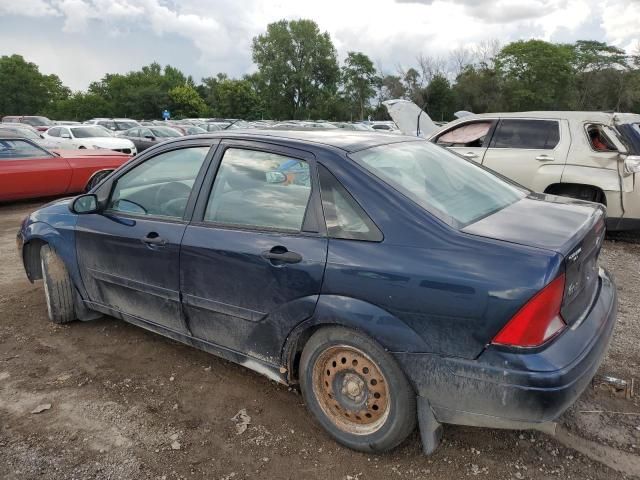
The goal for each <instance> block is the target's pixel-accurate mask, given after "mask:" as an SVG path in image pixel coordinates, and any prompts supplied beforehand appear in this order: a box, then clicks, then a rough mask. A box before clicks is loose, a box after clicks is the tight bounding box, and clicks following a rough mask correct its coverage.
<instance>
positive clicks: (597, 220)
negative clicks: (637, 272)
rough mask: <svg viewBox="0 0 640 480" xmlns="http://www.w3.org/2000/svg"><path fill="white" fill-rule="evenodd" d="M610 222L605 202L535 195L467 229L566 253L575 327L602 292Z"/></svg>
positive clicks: (568, 303)
mask: <svg viewBox="0 0 640 480" xmlns="http://www.w3.org/2000/svg"><path fill="white" fill-rule="evenodd" d="M541 202H544V205H541ZM604 220H605V209H604V207H603V206H602V205H598V204H594V203H590V202H583V201H580V200H574V199H570V198H566V197H557V196H554V195H544V194H530V195H529V196H527V197H526V198H524V199H522V200H520V201H518V202H516V203H514V204H512V205H509V206H508V207H506V208H504V209H502V210H500V211H498V212H496V213H494V214H493V215H490V216H488V217H485V218H483V219H481V220H479V221H478V222H475V223H473V224H471V225H468V226H467V227H465V228H463V229H462V231H463V232H465V233H469V234H472V235H479V236H482V237H489V238H495V239H499V240H504V241H507V242H512V243H518V244H521V245H527V246H531V247H537V248H543V249H546V250H551V251H554V252H557V253H559V254H561V255H562V256H563V257H564V267H565V275H566V284H565V290H564V297H563V303H562V310H561V314H562V317H563V318H564V320H565V322H566V323H567V324H568V325H571V324H573V323H575V322H578V321H581V320H582V318H584V316H585V315H586V314H587V313H588V311H589V308H590V307H591V305H592V303H593V300H594V298H595V296H596V294H597V291H598V267H597V263H598V256H599V255H600V250H601V248H602V241H603V239H604V233H605V223H604Z"/></svg>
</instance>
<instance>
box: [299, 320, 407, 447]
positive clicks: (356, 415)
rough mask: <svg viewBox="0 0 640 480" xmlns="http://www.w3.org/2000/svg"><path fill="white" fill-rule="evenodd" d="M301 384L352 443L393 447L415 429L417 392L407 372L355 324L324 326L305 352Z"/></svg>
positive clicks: (333, 428)
mask: <svg viewBox="0 0 640 480" xmlns="http://www.w3.org/2000/svg"><path fill="white" fill-rule="evenodd" d="M300 384H301V388H302V394H303V396H304V399H305V403H306V405H307V408H308V409H309V410H310V411H311V413H312V414H313V415H314V416H315V418H316V419H317V420H318V421H319V422H320V424H321V425H322V426H323V427H324V428H325V429H326V430H327V431H328V432H329V434H330V435H331V436H332V437H333V438H335V439H336V440H337V441H338V442H340V443H342V444H343V445H346V446H347V447H350V448H353V449H355V450H360V451H366V452H382V451H386V450H390V449H392V448H394V447H396V446H398V445H399V444H400V443H402V441H404V440H405V439H406V438H407V436H408V435H409V434H410V433H411V432H412V431H413V430H414V429H415V426H416V399H415V393H414V392H413V389H412V388H411V386H410V385H409V382H408V381H407V378H406V377H405V375H404V373H403V372H402V370H401V369H400V367H399V366H398V364H397V362H396V361H395V359H394V358H393V357H392V356H391V355H390V354H389V353H388V352H386V351H385V350H384V349H383V348H382V347H381V346H380V345H378V344H377V343H376V342H375V341H374V340H372V339H371V338H369V337H367V336H365V335H362V334H360V333H358V332H356V331H354V330H350V329H347V328H344V327H327V328H322V329H320V330H318V331H317V332H316V333H315V334H314V335H313V336H312V337H311V338H310V339H309V341H308V342H307V344H306V345H305V347H304V350H303V352H302V357H301V360H300Z"/></svg>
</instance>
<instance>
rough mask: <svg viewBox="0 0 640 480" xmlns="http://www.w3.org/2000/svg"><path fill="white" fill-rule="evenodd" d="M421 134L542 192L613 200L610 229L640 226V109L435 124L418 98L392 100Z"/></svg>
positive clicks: (401, 118)
mask: <svg viewBox="0 0 640 480" xmlns="http://www.w3.org/2000/svg"><path fill="white" fill-rule="evenodd" d="M385 106H386V107H387V109H388V111H389V114H390V115H391V117H392V118H393V120H394V121H395V122H396V124H397V125H398V127H399V128H400V130H401V131H402V132H403V133H404V134H406V135H417V136H420V137H424V138H426V139H427V140H429V141H431V142H434V143H436V144H438V145H442V146H443V147H447V148H449V149H451V150H453V151H455V152H456V153H458V154H459V155H462V156H463V157H466V158H468V159H469V160H473V161H474V162H477V163H481V164H482V165H484V166H486V167H488V168H490V169H492V170H494V171H496V172H498V173H500V174H502V175H504V176H506V177H508V178H510V179H512V180H514V181H516V182H518V183H519V184H521V185H524V186H525V187H527V188H530V189H531V190H534V191H536V192H545V193H550V194H555V195H562V196H568V197H573V198H578V199H581V200H589V201H592V202H598V203H602V204H604V205H606V206H607V228H608V229H609V230H640V174H639V172H640V156H639V154H640V115H635V114H613V113H600V112H517V113H486V114H478V115H476V114H470V113H469V112H458V114H457V116H458V117H459V118H458V120H455V121H453V122H451V123H448V124H446V125H445V126H443V127H438V126H436V125H435V124H434V123H433V121H432V120H431V119H430V118H429V116H428V115H427V114H426V113H425V112H423V111H422V110H421V109H420V108H419V107H418V106H417V105H416V104H414V103H413V102H410V101H407V100H389V101H387V102H385Z"/></svg>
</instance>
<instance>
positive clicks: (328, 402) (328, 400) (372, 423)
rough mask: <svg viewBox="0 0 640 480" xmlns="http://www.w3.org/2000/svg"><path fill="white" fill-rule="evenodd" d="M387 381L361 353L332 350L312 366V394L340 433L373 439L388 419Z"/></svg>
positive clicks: (339, 348)
mask: <svg viewBox="0 0 640 480" xmlns="http://www.w3.org/2000/svg"><path fill="white" fill-rule="evenodd" d="M387 385H388V384H387V381H386V379H385V377H384V375H383V374H382V372H381V371H380V368H379V367H378V365H377V364H376V363H375V362H374V361H373V360H372V359H371V358H370V357H369V356H368V355H366V354H365V353H364V352H362V351H361V350H359V349H357V348H355V347H352V346H348V345H336V346H334V347H330V348H328V349H327V350H325V351H324V352H322V354H320V356H319V357H318V359H317V360H316V362H315V364H314V366H313V393H314V394H315V397H316V399H317V400H318V403H319V404H320V408H322V411H323V412H324V414H325V415H326V416H327V417H328V418H329V420H331V422H332V423H333V424H334V425H335V426H337V427H338V428H339V429H340V430H343V431H345V432H347V433H352V434H355V435H370V434H372V433H374V432H376V431H377V430H379V429H380V428H381V427H382V425H384V423H385V421H386V420H387V417H388V416H389V407H390V396H389V391H388V386H387Z"/></svg>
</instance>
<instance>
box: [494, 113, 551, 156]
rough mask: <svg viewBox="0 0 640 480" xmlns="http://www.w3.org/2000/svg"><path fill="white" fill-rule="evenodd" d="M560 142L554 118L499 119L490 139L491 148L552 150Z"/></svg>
mask: <svg viewBox="0 0 640 480" xmlns="http://www.w3.org/2000/svg"><path fill="white" fill-rule="evenodd" d="M558 142H560V126H559V124H558V122H556V121H555V120H515V119H514V120H512V119H504V120H501V121H500V123H499V125H498V128H497V129H496V132H495V133H494V134H493V138H492V139H491V145H490V147H491V148H528V149H532V150H552V149H554V148H555V147H556V145H558Z"/></svg>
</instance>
